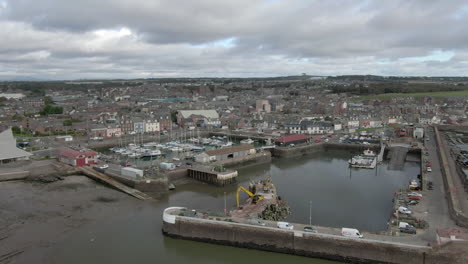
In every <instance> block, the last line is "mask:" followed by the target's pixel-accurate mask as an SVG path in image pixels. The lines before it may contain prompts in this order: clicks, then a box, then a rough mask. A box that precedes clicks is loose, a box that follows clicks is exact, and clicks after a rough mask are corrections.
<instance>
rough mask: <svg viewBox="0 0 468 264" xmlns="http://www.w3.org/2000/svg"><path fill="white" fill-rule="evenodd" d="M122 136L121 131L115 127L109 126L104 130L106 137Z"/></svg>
mask: <svg viewBox="0 0 468 264" xmlns="http://www.w3.org/2000/svg"><path fill="white" fill-rule="evenodd" d="M121 135H122V130H121V128H120V127H117V126H109V127H107V129H106V137H108V138H111V137H120V136H121Z"/></svg>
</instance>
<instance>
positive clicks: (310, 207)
mask: <svg viewBox="0 0 468 264" xmlns="http://www.w3.org/2000/svg"><path fill="white" fill-rule="evenodd" d="M309 225H312V201H309Z"/></svg>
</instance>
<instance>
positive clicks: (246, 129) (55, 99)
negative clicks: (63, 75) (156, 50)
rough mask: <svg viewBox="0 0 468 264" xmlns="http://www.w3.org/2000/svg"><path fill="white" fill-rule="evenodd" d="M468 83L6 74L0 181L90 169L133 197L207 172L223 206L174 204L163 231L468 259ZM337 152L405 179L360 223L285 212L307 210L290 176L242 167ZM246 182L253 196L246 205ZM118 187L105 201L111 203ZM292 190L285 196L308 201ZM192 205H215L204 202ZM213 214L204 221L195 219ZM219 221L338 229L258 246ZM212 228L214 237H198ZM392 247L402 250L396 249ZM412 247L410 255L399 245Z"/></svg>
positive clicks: (167, 191)
mask: <svg viewBox="0 0 468 264" xmlns="http://www.w3.org/2000/svg"><path fill="white" fill-rule="evenodd" d="M466 85H468V78H461V77H460V78H456V77H452V78H449V77H447V78H442V77H440V78H437V77H433V78H431V77H379V76H335V77H326V76H308V75H306V74H303V75H300V76H290V77H278V78H253V79H249V78H245V79H242V78H236V79H228V78H212V79H210V78H200V79H184V78H181V79H141V80H112V81H99V80H97V81H67V82H59V81H57V82H37V83H35V82H4V83H1V84H0V89H1V93H0V120H1V121H0V126H1V127H2V129H1V130H0V131H2V132H0V144H1V146H2V148H1V149H0V157H1V165H0V166H1V168H2V169H1V173H0V181H2V182H6V183H8V182H12V181H13V182H14V181H26V182H40V183H42V184H44V183H50V184H60V182H62V184H65V183H66V182H67V181H68V180H69V179H74V178H73V177H77V176H76V175H85V176H87V177H89V178H90V179H92V180H96V181H97V182H100V183H104V184H105V185H106V186H109V187H112V188H115V189H117V190H120V191H121V192H122V193H125V194H127V195H129V196H130V197H134V198H136V199H137V200H160V199H166V198H165V197H168V196H169V197H170V196H171V192H173V191H174V190H175V191H177V190H178V189H179V188H182V189H186V188H189V187H185V186H192V185H193V186H198V185H205V184H207V185H212V186H213V187H212V188H222V190H224V191H223V192H224V214H223V216H222V217H220V216H219V215H218V214H217V213H215V212H205V213H194V212H191V211H188V209H187V208H185V207H170V208H169V209H167V210H168V211H167V210H166V211H164V219H165V220H164V223H163V227H162V229H163V232H164V233H165V234H166V235H168V236H172V237H178V238H186V239H194V240H201V241H217V243H220V244H227V245H236V246H242V247H244V246H245V247H252V248H257V249H263V250H269V251H276V252H283V253H291V254H297V255H303V256H311V257H322V258H328V259H335V260H353V261H357V262H359V261H377V262H382V263H408V262H407V261H408V259H414V258H416V259H426V260H425V261H426V263H441V262H438V261H439V260H443V261H450V263H458V262H455V261H459V260H461V261H462V262H459V263H463V261H465V260H466V258H461V257H460V256H459V255H458V254H455V253H456V252H459V251H460V250H461V249H463V248H464V247H465V245H466V241H467V240H468V232H467V231H466V229H464V228H466V227H468V202H467V201H468V200H467V199H466V197H468V192H467V191H466V190H468V177H467V176H466V175H467V174H468V161H467V156H466V155H467V154H466V152H468V149H467V147H466V144H468V142H467V136H466V135H467V133H468V130H467V129H466V128H467V127H468V126H467V125H468V118H467V116H466V107H467V97H468V93H466V89H465V88H464V87H465V86H466ZM341 152H344V153H348V154H352V156H348V158H349V161H345V160H343V162H344V163H345V164H346V163H348V164H349V168H347V169H346V170H341V171H337V173H338V174H344V175H346V174H349V176H350V177H352V174H358V176H362V177H368V176H371V175H372V173H371V174H368V173H367V172H365V171H368V172H370V171H375V175H378V174H379V173H384V174H385V175H387V174H388V175H393V174H394V173H395V172H396V173H400V172H401V175H399V176H398V177H397V178H398V183H397V182H395V184H396V185H397V186H398V187H396V188H395V187H393V189H391V188H387V189H386V191H390V192H392V193H394V194H393V195H392V196H386V195H384V194H376V196H381V197H379V198H378V199H381V200H382V203H383V204H386V206H385V208H387V206H388V205H390V204H391V205H390V207H391V209H390V210H388V211H386V212H385V213H384V214H381V213H378V214H377V213H376V216H375V217H376V218H379V219H384V220H383V221H382V220H378V221H377V220H375V223H372V221H371V220H365V221H364V222H367V221H369V222H368V223H367V224H363V223H361V224H360V225H361V226H362V227H363V228H364V230H361V232H360V231H359V230H357V229H355V228H349V226H348V227H346V228H345V227H343V228H342V229H341V228H339V227H338V226H337V225H339V223H337V224H332V226H327V225H324V224H323V223H320V220H316V221H318V222H315V221H313V219H312V203H313V202H314V201H312V200H311V201H310V204H311V205H310V206H311V207H310V208H309V209H310V216H309V218H310V219H309V224H308V225H305V223H303V224H302V225H301V224H295V225H294V226H292V224H289V223H288V222H284V220H285V219H287V217H288V215H289V214H292V217H293V220H295V221H297V220H298V218H297V217H298V212H295V211H294V210H292V211H290V208H289V207H288V206H287V204H285V203H284V202H283V201H282V200H281V199H280V198H278V197H277V195H282V193H281V192H282V191H284V189H283V188H291V189H294V187H292V186H287V185H281V184H280V189H279V191H277V190H276V188H275V186H274V185H273V184H274V183H275V181H276V180H280V178H278V177H280V175H273V176H274V177H273V179H272V180H273V182H271V179H270V176H271V175H266V176H268V177H267V178H268V180H265V179H261V180H259V178H258V177H257V176H249V177H250V178H245V177H246V176H245V174H249V172H247V171H246V170H255V168H260V167H262V166H279V165H270V164H271V163H273V164H279V163H278V162H283V160H285V161H288V160H291V159H295V157H296V158H297V157H302V158H301V159H304V160H307V159H308V157H314V155H317V154H319V155H322V154H323V153H332V155H335V154H333V153H336V155H340V154H338V153H341ZM321 153H322V154H321ZM348 154H347V155H348ZM323 155H325V154H323ZM314 159H316V158H314ZM275 162H276V163H275ZM291 162H292V161H291ZM304 162H306V161H304ZM265 164H267V165H265ZM340 164H342V163H340ZM408 164H410V165H408ZM415 164H417V165H415ZM339 166H341V165H339ZM408 166H409V167H410V168H412V169H411V172H410V171H408ZM269 170H270V173H273V172H274V171H272V170H271V169H269ZM382 170H385V171H382ZM392 171H394V172H392ZM366 173H367V174H366ZM392 173H393V174H392ZM364 175H367V176H364ZM262 177H263V176H262ZM281 177H285V176H284V175H282V176H281ZM317 177H323V175H321V176H317ZM393 177H396V176H393ZM254 179H255V180H256V181H257V183H256V184H252V183H250V186H249V189H248V190H247V188H244V187H243V186H242V185H243V184H245V183H246V182H248V181H252V180H254ZM406 179H408V183H404V182H405V181H406ZM318 180H319V182H320V181H323V180H324V179H320V178H319V179H318ZM78 181H81V180H78ZM402 182H403V184H402ZM67 184H68V183H67ZM75 184H76V183H75ZM375 184H377V185H382V181H378V182H376V183H375ZM237 186H239V187H238V188H237ZM192 188H195V187H192ZM204 188H211V187H204ZM353 188H357V187H355V186H354V187H353ZM210 190H211V191H214V190H216V189H210ZM206 191H208V189H207V190H206ZM240 191H243V192H245V193H246V194H247V195H248V199H247V200H246V204H244V205H242V206H241V205H240V200H239V195H240ZM216 192H218V191H216ZM226 192H228V193H230V194H233V195H234V194H235V196H236V197H237V198H236V199H237V206H236V209H230V208H233V207H234V205H230V206H229V205H227V204H226V203H227V202H226ZM113 195H115V194H112V195H110V196H109V197H105V196H99V197H97V198H95V199H98V200H101V201H107V200H109V201H112V200H113V199H116V198H112V197H113ZM111 196H112V197H111ZM288 196H291V194H290V195H286V196H282V197H283V199H284V200H286V201H288V202H289V203H297V202H299V201H298V200H294V199H293V198H291V199H289V198H288ZM220 199H223V198H222V197H220ZM230 199H233V198H230ZM230 201H232V200H230ZM170 205H171V206H183V204H182V205H181V204H178V205H174V204H170ZM195 206H196V207H198V208H197V209H198V210H205V209H204V208H203V206H202V205H201V204H196V205H195ZM205 206H206V205H205ZM291 206H292V208H294V207H295V206H293V205H292V204H291ZM356 210H357V209H356ZM193 211H195V210H193ZM220 211H222V210H220ZM357 211H359V210H357ZM365 214H366V213H364V212H363V213H362V215H365ZM386 214H388V215H389V216H387V215H386ZM175 216H177V217H175ZM257 217H258V219H257ZM328 217H329V216H328ZM185 218H186V219H185ZM13 219H15V217H14V216H12V218H8V219H5V220H4V221H5V224H6V225H7V226H8V225H12V224H13V222H14V221H13ZM207 219H209V220H208V223H205V222H197V221H207ZM279 220H282V221H280V222H278V221H279ZM11 221H13V222H11ZM193 221H195V222H193ZM356 221H358V220H356ZM223 222H233V223H234V225H235V224H238V225H240V226H234V227H235V228H239V230H240V231H238V232H239V233H236V235H239V234H242V232H243V231H242V230H244V229H242V228H245V232H247V233H248V232H251V231H252V230H250V228H254V229H256V228H258V227H259V226H260V228H267V230H260V231H258V232H265V233H264V234H263V235H262V236H264V237H270V238H272V240H271V241H276V238H278V239H279V240H284V241H286V240H287V241H289V239H293V241H294V242H292V244H296V243H297V244H298V245H301V244H300V243H306V242H307V241H309V240H310V241H312V240H314V241H315V240H316V239H318V237H317V234H322V235H328V236H329V237H324V238H322V240H321V241H316V242H314V243H316V244H317V245H321V243H331V244H333V245H334V246H333V247H332V249H331V250H329V251H320V250H319V249H318V247H319V246H317V247H313V246H303V247H301V248H296V247H289V246H287V245H278V244H276V243H272V244H268V243H267V244H262V243H264V242H261V239H260V240H257V238H255V237H254V238H249V239H246V240H244V241H224V240H223V238H222V237H223V236H221V237H218V236H217V235H216V232H214V233H210V232H208V231H207V230H211V228H220V229H222V228H225V227H223V226H224V225H225V224H224V223H223ZM176 223H177V225H182V224H184V228H186V229H187V230H189V229H190V230H191V229H193V230H196V228H197V227H193V226H192V225H195V226H196V225H198V226H199V227H198V228H201V229H200V230H199V231H194V232H193V233H192V232H187V233H180V231H177V230H176V229H174V227H173V226H172V225H173V224H176ZM195 223H198V224H195ZM313 224H314V225H313ZM185 225H187V226H186V227H185ZM204 225H206V226H204ZM382 225H383V226H385V227H380V226H382ZM234 227H233V228H234ZM205 228H206V230H205ZM226 228H227V227H226ZM229 228H231V227H229ZM235 228H234V229H235ZM268 228H270V229H271V230H269V229H268ZM278 228H279V229H284V230H293V231H294V233H291V235H294V238H290V237H289V236H288V237H284V235H285V234H283V233H281V232H280V233H277V229H278ZM360 229H362V228H360ZM297 230H300V231H301V232H304V234H303V233H297V232H296V231H297ZM205 231H206V237H205V236H201V235H200V234H203V233H205ZM312 231H313V232H312ZM362 231H364V232H362ZM366 231H367V232H366ZM243 236H247V235H245V234H243ZM342 236H344V237H351V238H353V237H360V238H362V237H363V236H364V238H365V239H366V241H365V242H364V240H361V241H359V240H355V239H354V240H350V241H347V242H346V243H349V247H350V248H353V247H362V246H363V245H365V244H366V243H371V244H372V243H374V242H371V241H378V242H375V243H376V244H375V243H374V244H373V247H372V248H373V249H374V251H372V250H369V252H367V251H366V252H364V251H362V252H361V253H350V252H346V251H345V252H341V253H338V252H337V248H340V247H339V246H338V244H339V243H341V242H340V241H341V240H340V237H342ZM296 237H300V240H299V241H296V239H298V238H296ZM337 237H338V238H337ZM280 238H281V239H280ZM449 242H450V243H449ZM288 243H289V242H288ZM335 244H336V245H335ZM397 244H398V245H397ZM254 245H256V246H254ZM446 245H448V246H446ZM436 248H437V250H436ZM439 248H442V249H443V250H440V249H439ZM389 250H395V252H399V254H397V255H395V256H391V257H388V256H387V255H386V254H385V252H388V251H389ZM406 250H409V251H410V253H407V254H406V255H404V254H402V253H401V252H404V251H406ZM338 251H339V250H338ZM400 253H401V254H400ZM16 254H22V251H17V250H16V251H15V250H13V249H12V251H10V252H7V253H6V255H5V256H6V257H7V258H9V257H10V256H14V255H16ZM370 256H374V258H372V257H370ZM454 256H456V257H454ZM459 257H460V258H459ZM465 257H466V256H465ZM427 261H431V262H427ZM415 263H416V262H415ZM421 263H424V262H421ZM447 263H449V262H447Z"/></svg>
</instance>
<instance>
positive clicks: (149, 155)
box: [141, 149, 162, 158]
mask: <svg viewBox="0 0 468 264" xmlns="http://www.w3.org/2000/svg"><path fill="white" fill-rule="evenodd" d="M161 155H162V153H161V151H160V150H159V149H157V150H151V151H149V152H146V153H143V155H142V156H141V157H142V158H154V157H159V156H161Z"/></svg>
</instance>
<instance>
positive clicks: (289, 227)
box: [276, 222, 294, 230]
mask: <svg viewBox="0 0 468 264" xmlns="http://www.w3.org/2000/svg"><path fill="white" fill-rule="evenodd" d="M276 226H277V227H278V228H280V229H287V230H293V229H294V226H293V225H291V224H289V223H288V222H278V223H276Z"/></svg>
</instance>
